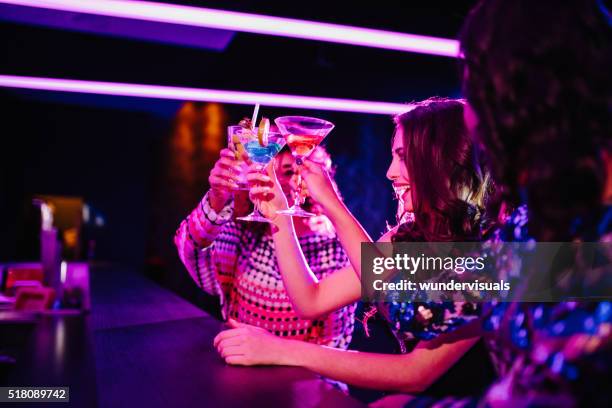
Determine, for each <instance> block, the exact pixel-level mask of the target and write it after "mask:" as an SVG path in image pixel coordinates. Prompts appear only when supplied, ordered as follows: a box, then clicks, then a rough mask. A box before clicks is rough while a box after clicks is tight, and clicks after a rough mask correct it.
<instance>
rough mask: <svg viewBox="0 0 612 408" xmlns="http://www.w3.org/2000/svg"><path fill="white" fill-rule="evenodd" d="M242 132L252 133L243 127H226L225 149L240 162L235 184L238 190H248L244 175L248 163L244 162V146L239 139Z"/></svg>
mask: <svg viewBox="0 0 612 408" xmlns="http://www.w3.org/2000/svg"><path fill="white" fill-rule="evenodd" d="M244 132H253V131H252V130H251V129H247V128H245V127H243V126H238V125H236V126H228V127H227V147H229V149H230V150H231V151H233V152H234V154H235V155H236V159H238V160H240V174H239V175H238V179H237V181H236V184H238V190H248V189H249V186H248V184H247V179H246V175H247V172H248V169H249V165H248V163H247V162H246V161H245V160H244V157H243V154H244V146H243V145H242V142H241V141H240V137H241V135H242V133H244Z"/></svg>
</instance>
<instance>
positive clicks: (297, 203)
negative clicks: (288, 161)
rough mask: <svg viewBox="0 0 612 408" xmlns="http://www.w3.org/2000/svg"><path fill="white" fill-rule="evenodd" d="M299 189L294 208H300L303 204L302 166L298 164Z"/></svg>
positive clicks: (294, 200) (295, 196)
mask: <svg viewBox="0 0 612 408" xmlns="http://www.w3.org/2000/svg"><path fill="white" fill-rule="evenodd" d="M296 184H297V188H296V191H295V194H294V198H293V206H294V207H299V206H300V204H302V198H301V197H300V196H301V192H302V173H301V172H300V165H299V164H298V173H297V183H296Z"/></svg>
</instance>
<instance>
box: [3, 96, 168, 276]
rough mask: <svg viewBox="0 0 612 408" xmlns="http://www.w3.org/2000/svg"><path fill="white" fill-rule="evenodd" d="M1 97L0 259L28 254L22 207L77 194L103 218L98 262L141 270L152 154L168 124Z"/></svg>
mask: <svg viewBox="0 0 612 408" xmlns="http://www.w3.org/2000/svg"><path fill="white" fill-rule="evenodd" d="M0 97H1V102H2V106H3V111H4V112H5V113H6V116H5V119H4V124H3V137H2V148H1V151H2V155H3V158H2V173H3V179H4V188H3V191H2V197H3V200H2V201H3V202H4V203H3V204H2V207H3V208H2V213H1V214H0V217H1V225H3V233H2V234H1V235H2V238H1V239H2V245H0V251H1V252H0V258H2V259H19V258H21V259H23V258H29V257H31V250H30V249H28V248H24V247H23V245H25V243H24V240H25V239H26V238H27V237H25V234H26V231H24V230H23V228H24V225H25V224H26V223H27V222H28V221H29V220H28V219H26V215H27V208H28V202H29V200H30V199H31V197H32V195H34V194H51V195H68V196H80V197H83V198H84V200H85V201H86V202H87V203H89V204H90V205H92V207H93V208H95V210H96V211H97V212H98V213H99V214H100V215H101V216H102V217H103V219H104V222H105V225H104V227H102V228H100V229H99V230H98V232H97V233H96V234H97V235H96V238H97V248H96V253H97V257H99V258H102V259H104V260H109V261H116V262H122V263H127V264H130V265H135V266H141V265H142V262H143V256H144V250H145V248H144V243H145V236H146V234H147V225H146V216H147V210H148V201H149V191H150V183H151V179H150V177H149V175H150V173H151V168H152V166H154V163H153V161H152V159H153V158H152V151H153V147H154V145H155V144H156V143H157V141H158V140H159V139H161V138H162V137H163V135H164V133H165V132H166V126H167V124H166V122H164V121H160V120H159V119H157V118H156V117H155V116H153V115H149V114H146V113H141V112H133V111H123V110H117V109H109V108H100V107H87V106H78V105H74V104H61V103H41V102H36V101H33V100H22V99H21V98H18V97H15V96H13V95H10V94H8V93H2V94H1V95H0ZM20 244H21V245H22V246H20Z"/></svg>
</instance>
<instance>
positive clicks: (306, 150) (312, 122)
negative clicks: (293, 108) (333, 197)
mask: <svg viewBox="0 0 612 408" xmlns="http://www.w3.org/2000/svg"><path fill="white" fill-rule="evenodd" d="M274 122H275V123H276V126H278V129H279V130H280V132H281V133H282V134H283V136H284V137H285V139H286V140H287V145H288V146H289V148H290V149H291V154H292V155H293V157H295V163H296V164H297V165H298V172H297V173H298V174H297V177H298V179H297V191H296V192H294V198H293V205H292V206H291V207H290V208H289V209H287V210H281V211H278V214H283V215H292V216H294V217H313V216H314V215H315V214H313V213H311V212H308V211H306V210H304V209H303V208H302V207H300V204H301V203H302V201H303V197H302V194H301V191H302V177H301V175H300V172H299V169H300V166H301V165H302V164H303V163H304V159H305V158H306V157H308V156H309V155H310V154H311V153H312V152H313V150H314V149H315V148H316V147H317V146H318V145H319V143H321V141H323V139H325V136H327V135H328V134H329V132H331V130H332V129H333V128H334V124H333V123H331V122H328V121H326V120H323V119H318V118H310V117H307V116H281V117H280V118H276V119H275V120H274Z"/></svg>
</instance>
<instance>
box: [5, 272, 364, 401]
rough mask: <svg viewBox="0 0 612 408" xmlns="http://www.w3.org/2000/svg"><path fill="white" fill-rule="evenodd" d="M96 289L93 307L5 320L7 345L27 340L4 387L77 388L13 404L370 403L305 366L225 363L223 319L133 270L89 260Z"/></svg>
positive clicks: (92, 294) (92, 296) (92, 285)
mask: <svg viewBox="0 0 612 408" xmlns="http://www.w3.org/2000/svg"><path fill="white" fill-rule="evenodd" d="M91 290H92V293H91V298H92V310H91V313H90V314H76V315H54V314H52V315H40V316H37V317H36V318H35V319H32V318H29V319H25V322H15V321H9V320H10V319H13V320H14V318H10V319H9V320H6V319H5V320H4V321H3V322H0V323H2V325H0V329H2V330H4V333H13V337H15V338H14V339H8V340H7V338H6V337H5V338H4V343H7V345H8V346H11V347H13V348H14V347H15V344H17V343H19V342H21V343H24V346H23V348H22V349H21V352H20V354H19V356H18V358H17V364H16V365H15V367H14V368H13V369H12V370H10V371H9V373H8V375H7V377H5V380H6V381H0V382H5V384H0V385H2V386H9V385H10V386H69V387H70V402H69V403H18V404H15V406H17V407H20V408H25V407H30V406H31V407H44V406H53V407H60V406H61V407H88V408H89V407H100V408H123V407H130V408H131V407H147V408H157V407H172V408H175V407H177V408H179V407H185V408H187V407H223V408H231V407H299V408H302V407H303V408H307V407H330V406H331V407H334V408H343V407H361V406H363V404H362V403H360V402H358V401H357V400H355V399H353V398H351V397H349V396H346V395H344V394H343V393H342V392H340V391H339V390H338V389H337V388H335V387H333V386H332V385H331V384H330V383H328V382H326V381H323V380H322V379H320V378H319V377H318V376H317V375H315V374H314V373H312V372H310V371H308V370H306V369H302V368H292V367H233V366H229V365H227V364H225V362H224V361H223V360H222V359H221V358H220V357H219V356H218V355H217V352H216V351H215V350H214V347H213V345H212V342H213V338H214V337H215V336H216V334H217V333H218V332H219V331H220V330H221V329H222V327H223V325H222V323H221V322H219V321H218V320H216V319H215V318H213V317H211V316H209V315H208V314H206V313H205V312H203V311H202V310H200V309H199V308H197V307H195V306H193V305H192V304H190V303H188V302H187V301H185V300H183V299H182V298H180V297H178V296H177V295H175V294H173V293H171V292H170V291H168V290H166V289H164V288H162V287H160V286H159V285H157V284H155V283H154V282H152V281H150V280H148V279H147V278H146V277H144V276H143V275H141V274H138V273H136V272H134V271H132V270H130V269H129V268H121V267H116V266H105V267H102V266H94V267H92V268H91ZM28 320H30V322H29V323H28V322H27V321H28ZM34 322H36V323H34ZM11 325H12V326H11ZM15 325H17V329H15V328H14V327H15ZM2 330H0V332H2ZM9 340H10V341H9ZM11 342H12V344H11ZM1 345H2V343H1V342H0V346H1ZM0 379H2V377H1V376H0ZM2 406H6V404H2Z"/></svg>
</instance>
